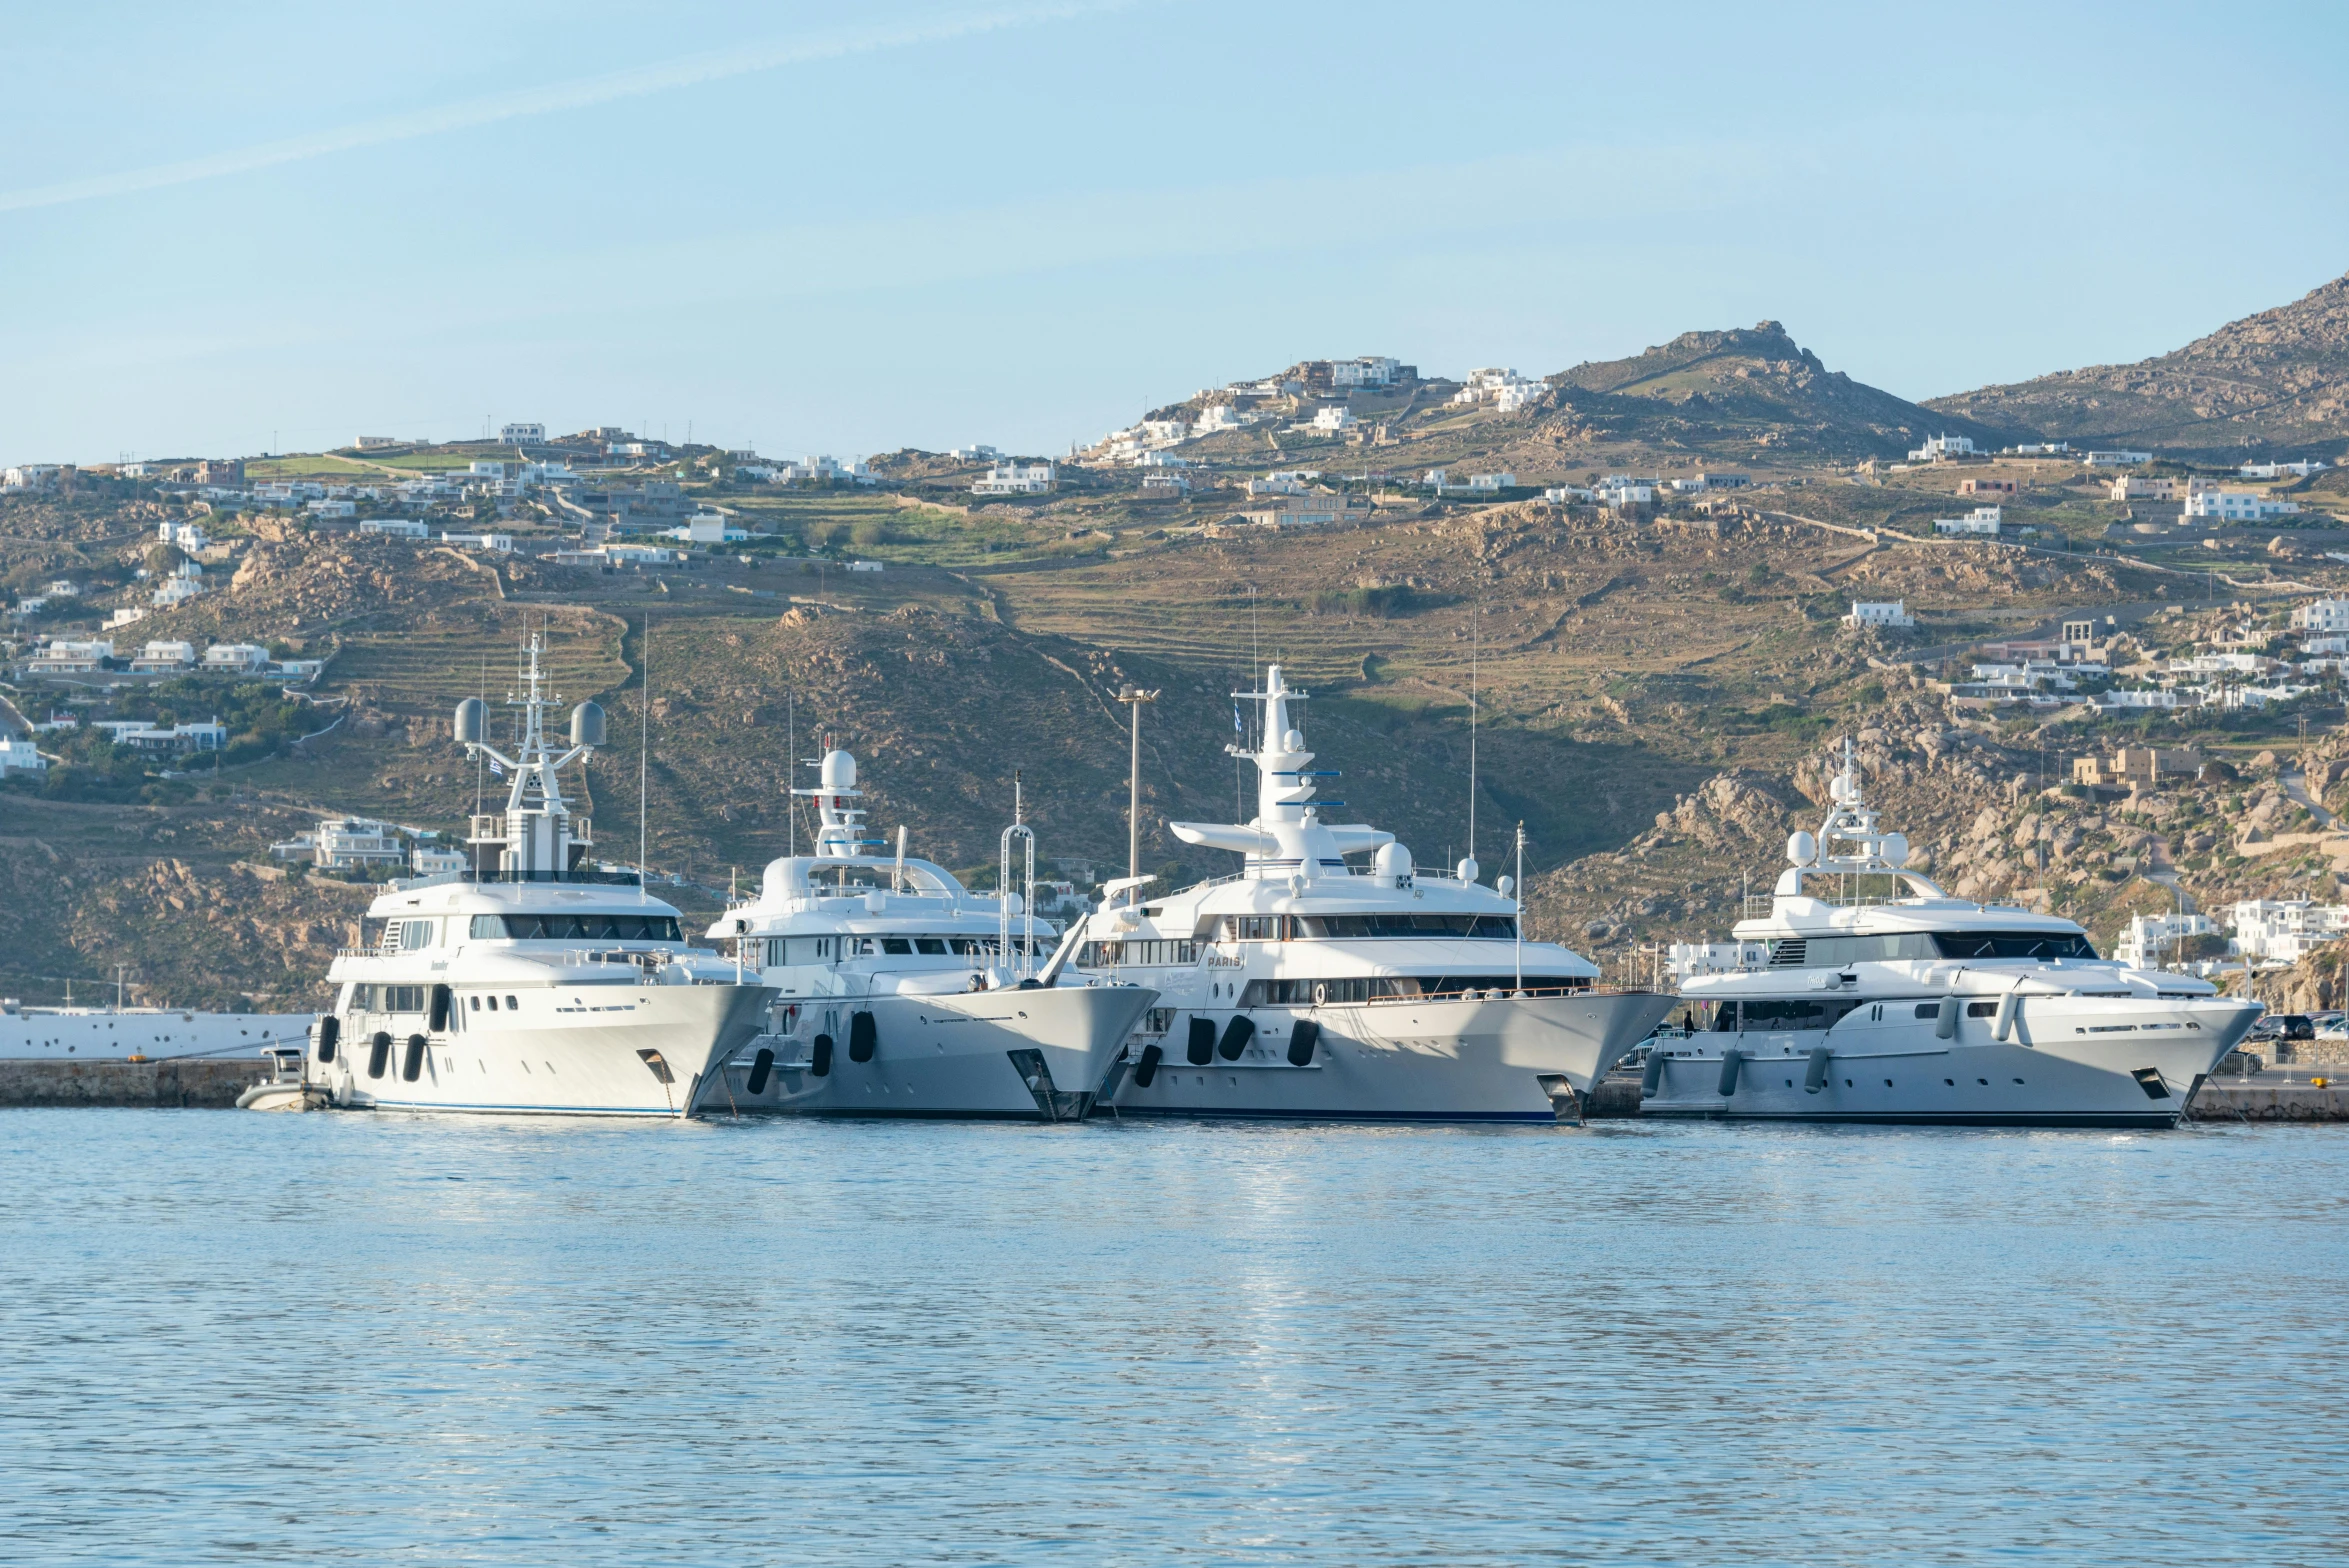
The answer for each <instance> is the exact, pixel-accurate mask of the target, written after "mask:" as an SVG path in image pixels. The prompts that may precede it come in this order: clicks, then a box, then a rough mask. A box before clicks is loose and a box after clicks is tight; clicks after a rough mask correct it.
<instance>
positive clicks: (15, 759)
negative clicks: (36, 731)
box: [0, 735, 49, 778]
mask: <svg viewBox="0 0 2349 1568" xmlns="http://www.w3.org/2000/svg"><path fill="white" fill-rule="evenodd" d="M48 771H49V759H48V758H47V757H44V756H42V755H41V749H40V748H39V747H38V746H35V745H34V744H33V741H32V737H31V736H29V735H23V736H18V735H0V778H6V777H7V776H8V775H9V774H11V773H35V774H38V773H46V772H48Z"/></svg>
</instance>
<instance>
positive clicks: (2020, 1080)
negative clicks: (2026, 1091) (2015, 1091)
mask: <svg viewBox="0 0 2349 1568" xmlns="http://www.w3.org/2000/svg"><path fill="white" fill-rule="evenodd" d="M2022 1081H2023V1080H2022V1079H2020V1078H2017V1079H2016V1080H2015V1082H2017V1083H2021V1082H2022Z"/></svg>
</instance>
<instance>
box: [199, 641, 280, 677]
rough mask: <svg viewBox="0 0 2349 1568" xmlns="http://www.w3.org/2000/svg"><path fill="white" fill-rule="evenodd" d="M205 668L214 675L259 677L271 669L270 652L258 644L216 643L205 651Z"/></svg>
mask: <svg viewBox="0 0 2349 1568" xmlns="http://www.w3.org/2000/svg"><path fill="white" fill-rule="evenodd" d="M204 668H205V670H206V671H207V672H208V673H211V674H214V675H258V674H260V673H261V672H262V671H263V670H266V669H268V668H269V650H268V649H267V648H264V647H262V646H260V645H259V644H258V643H250V642H216V643H214V644H213V645H212V646H211V647H209V648H206V649H205V650H204Z"/></svg>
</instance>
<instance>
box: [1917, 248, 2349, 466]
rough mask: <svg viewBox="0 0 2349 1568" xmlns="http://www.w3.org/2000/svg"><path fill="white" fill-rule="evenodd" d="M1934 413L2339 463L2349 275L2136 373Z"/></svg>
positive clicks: (2121, 368)
mask: <svg viewBox="0 0 2349 1568" xmlns="http://www.w3.org/2000/svg"><path fill="white" fill-rule="evenodd" d="M1925 407H1927V408H1929V409H1932V410H1934V411H1935V412H1936V413H1938V414H1944V415H1947V416H1949V417H1951V418H1953V419H1968V420H1976V421H1980V422H1982V423H1985V424H1989V425H1996V426H2001V427H2004V428H2008V429H2014V430H2026V429H2027V430H2035V431H2037V432H2039V433H2040V435H2041V436H2042V438H2043V439H2047V440H2057V441H2070V442H2072V443H2073V444H2074V445H2081V444H2083V443H2087V442H2093V441H2108V442H2114V443H2119V442H2129V443H2133V444H2135V443H2141V444H2143V445H2145V446H2147V447H2152V448H2158V449H2161V450H2164V451H2168V452H2174V453H2177V454H2180V455H2191V456H2205V457H2211V458H2218V459H2232V458H2235V457H2239V456H2242V455H2245V454H2251V453H2262V452H2268V451H2274V452H2277V453H2279V454H2281V455H2286V456H2292V455H2298V454H2300V453H2303V452H2318V451H2322V452H2325V453H2327V454H2328V455H2329V454H2330V453H2333V452H2337V451H2338V450H2339V449H2340V446H2341V442H2342V440H2343V438H2344V437H2349V276H2343V277H2339V278H2335V279H2334V280H2333V281H2332V282H2330V283H2327V284H2325V285H2324V286H2322V287H2321V288H2317V289H2312V290H2311V291H2309V293H2307V294H2306V295H2304V296H2302V297H2301V298H2300V299H2297V300H2295V301H2293V302H2292V303H2291V304H2289V305H2279V306H2277V307H2276V308H2275V309H2273V310H2263V311H2261V312H2260V313H2259V314H2258V315H2256V316H2246V317H2244V318H2243V319H2242V320H2240V321H2231V322H2229V323H2227V325H2225V326H2223V327H2221V328H2219V329H2218V330H2217V331H2216V332H2213V333H2211V334H2210V335H2209V336H2208V337H2204V338H2198V339H2196V340H2195V341H2194V342H2192V343H2189V344H2187V345H2186V346H2185V347H2184V348H2181V349H2176V350H2173V351H2172V352H2170V353H2167V354H2162V355H2158V356H2156V357H2154V358H2152V359H2144V360H2139V361H2138V362H2137V363H2135V364H2133V365H2091V366H2089V367H2087V368H2086V369H2084V370H2066V371H2059V372H2057V373H2055V374H2053V375H2046V376H2039V377H2037V378H2035V379H2033V380H2030V381H2018V382H2014V383H2012V384H2010V385H2007V386H1995V387H1983V388H1980V389H1979V390H1976V391H1973V392H1960V393H1956V394H1954V395H1952V396H1949V397H1938V398H1930V399H1928V400H1927V401H1926V403H1925Z"/></svg>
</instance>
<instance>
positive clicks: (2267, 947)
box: [2228, 898, 2349, 968]
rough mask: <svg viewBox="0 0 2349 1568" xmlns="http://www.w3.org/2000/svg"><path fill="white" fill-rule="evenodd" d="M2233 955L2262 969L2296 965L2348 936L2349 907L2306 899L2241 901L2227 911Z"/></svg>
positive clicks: (2348, 905) (2347, 905)
mask: <svg viewBox="0 0 2349 1568" xmlns="http://www.w3.org/2000/svg"><path fill="white" fill-rule="evenodd" d="M2228 922H2229V924H2231V925H2232V926H2233V927H2234V928H2235V941H2234V949H2235V956H2237V957H2239V958H2245V959H2249V960H2250V961H2252V962H2253V963H2255V964H2258V965H2259V966H2260V967H2261V968H2282V967H2283V966H2285V965H2287V964H2296V963H2298V962H2299V961H2300V960H2301V959H2303V958H2306V957H2307V956H2308V955H2309V954H2310V953H2313V952H2315V951H2316V950H2317V949H2318V948H2321V947H2324V946H2326V945H2328V944H2329V943H2333V942H2337V941H2339V940H2340V939H2341V938H2342V937H2343V936H2344V935H2349V904H2319V903H2314V902H2312V901H2310V900H2308V899H2266V898H2255V899H2244V900H2242V901H2241V902H2239V903H2237V904H2235V905H2234V906H2233V908H2232V909H2230V910H2229V911H2228Z"/></svg>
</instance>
